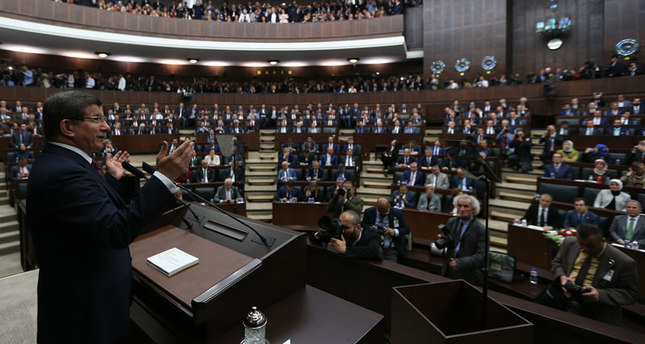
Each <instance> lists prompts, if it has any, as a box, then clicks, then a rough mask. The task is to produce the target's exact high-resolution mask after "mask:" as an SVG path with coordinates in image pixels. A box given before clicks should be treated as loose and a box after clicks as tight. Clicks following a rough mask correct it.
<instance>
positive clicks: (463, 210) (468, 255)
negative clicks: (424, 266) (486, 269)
mask: <svg viewBox="0 0 645 344" xmlns="http://www.w3.org/2000/svg"><path fill="white" fill-rule="evenodd" d="M452 203H453V205H454V206H455V208H456V209H457V214H458V215H459V216H455V217H452V218H450V219H449V220H448V223H447V224H446V227H447V228H448V231H449V233H450V238H452V240H453V241H452V242H450V243H448V245H447V247H446V248H447V251H446V254H445V255H444V260H443V265H442V268H441V274H442V275H443V276H446V277H450V278H454V279H460V278H461V279H464V280H466V281H468V282H469V283H472V284H474V285H481V284H482V280H483V277H482V273H481V267H482V264H483V262H484V255H485V251H486V229H485V228H484V226H483V225H482V224H481V223H480V222H479V221H477V219H476V218H475V217H476V216H477V214H479V209H480V205H479V201H478V200H477V199H476V198H475V197H473V196H470V195H459V196H457V197H455V198H454V199H453V201H452ZM443 238H444V239H447V238H445V237H443Z"/></svg>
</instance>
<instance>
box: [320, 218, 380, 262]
mask: <svg viewBox="0 0 645 344" xmlns="http://www.w3.org/2000/svg"><path fill="white" fill-rule="evenodd" d="M339 220H340V223H341V224H342V226H343V234H342V236H341V238H340V239H336V238H331V240H330V241H329V248H330V249H331V250H332V251H334V252H337V253H340V254H344V255H345V256H346V257H348V258H357V259H373V260H381V259H383V248H382V247H381V237H380V236H379V235H378V234H377V233H376V232H374V231H371V230H369V229H368V228H362V225H361V223H360V222H361V217H360V215H358V213H357V212H355V211H353V210H347V211H344V212H343V213H341V214H340V217H339ZM313 238H316V236H313ZM314 241H315V239H314Z"/></svg>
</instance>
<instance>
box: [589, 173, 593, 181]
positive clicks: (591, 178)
mask: <svg viewBox="0 0 645 344" xmlns="http://www.w3.org/2000/svg"><path fill="white" fill-rule="evenodd" d="M589 181H590V182H593V174H590V175H589Z"/></svg>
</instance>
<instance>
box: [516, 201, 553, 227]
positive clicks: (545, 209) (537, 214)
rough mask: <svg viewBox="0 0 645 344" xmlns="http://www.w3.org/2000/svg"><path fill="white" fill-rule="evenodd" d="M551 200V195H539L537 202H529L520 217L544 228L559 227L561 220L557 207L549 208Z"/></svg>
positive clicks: (530, 223)
mask: <svg viewBox="0 0 645 344" xmlns="http://www.w3.org/2000/svg"><path fill="white" fill-rule="evenodd" d="M551 202H553V197H551V195H549V194H542V195H540V201H539V203H538V204H531V206H529V208H528V209H527V210H526V213H524V216H523V217H522V218H523V219H525V220H526V222H527V223H528V224H529V225H532V226H539V227H542V228H544V229H545V230H551V229H553V228H554V227H560V224H561V223H562V221H560V214H558V210H557V209H555V208H551Z"/></svg>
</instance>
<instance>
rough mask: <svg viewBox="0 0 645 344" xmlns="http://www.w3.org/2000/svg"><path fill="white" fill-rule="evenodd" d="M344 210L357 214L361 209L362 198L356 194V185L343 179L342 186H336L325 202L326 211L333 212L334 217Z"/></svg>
mask: <svg viewBox="0 0 645 344" xmlns="http://www.w3.org/2000/svg"><path fill="white" fill-rule="evenodd" d="M346 210H353V211H355V212H357V213H359V214H360V213H361V211H362V210H363V199H362V198H360V197H358V196H357V195H356V187H355V186H354V182H352V181H351V180H345V181H344V182H343V186H342V187H340V188H336V189H335V190H334V194H333V196H332V197H331V199H330V200H329V203H328V204H327V212H328V213H332V214H334V217H339V216H340V214H341V213H342V212H344V211H346Z"/></svg>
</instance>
